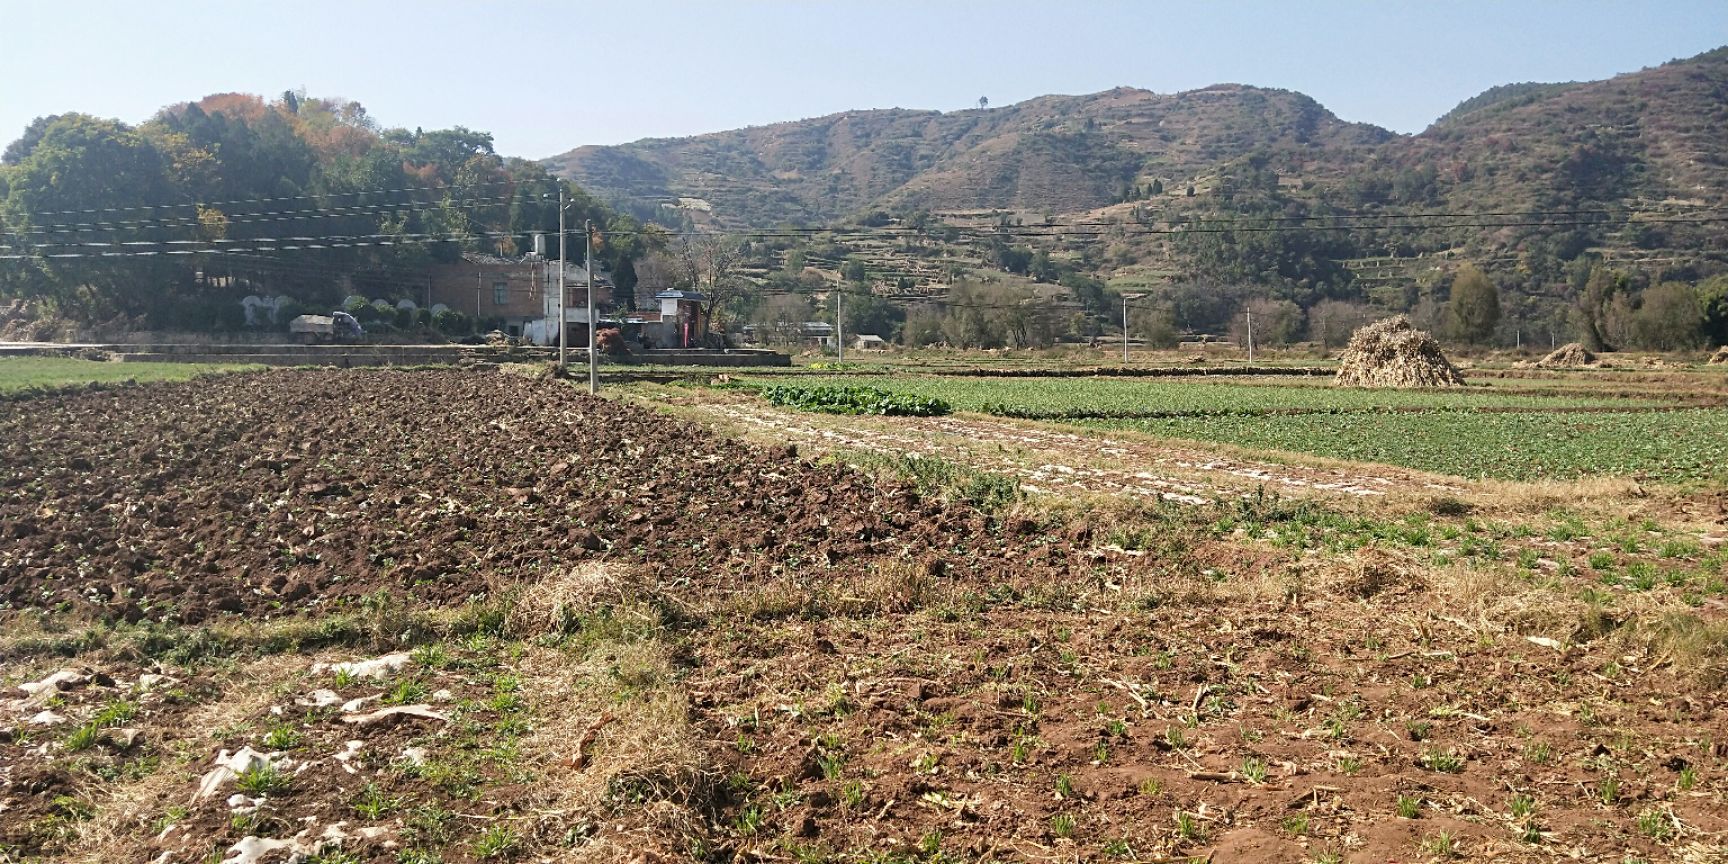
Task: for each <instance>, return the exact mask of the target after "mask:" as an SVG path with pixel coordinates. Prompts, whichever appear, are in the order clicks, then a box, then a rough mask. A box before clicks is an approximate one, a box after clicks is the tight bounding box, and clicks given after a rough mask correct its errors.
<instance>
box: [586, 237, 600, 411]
mask: <svg viewBox="0 0 1728 864" xmlns="http://www.w3.org/2000/svg"><path fill="white" fill-rule="evenodd" d="M582 227H583V228H585V229H587V234H588V254H587V256H586V260H587V265H588V266H587V270H588V393H589V395H593V394H595V393H598V392H600V357H599V355H598V354H596V353H595V351H594V325H595V321H594V222H593V220H588V221H585V222H583V223H582Z"/></svg>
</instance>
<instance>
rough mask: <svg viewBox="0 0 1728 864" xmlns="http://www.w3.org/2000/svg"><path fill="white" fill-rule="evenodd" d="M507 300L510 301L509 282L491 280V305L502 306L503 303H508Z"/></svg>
mask: <svg viewBox="0 0 1728 864" xmlns="http://www.w3.org/2000/svg"><path fill="white" fill-rule="evenodd" d="M509 302H510V283H509V282H493V283H492V305H494V306H503V305H504V304H506V303H509Z"/></svg>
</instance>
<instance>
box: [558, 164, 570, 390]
mask: <svg viewBox="0 0 1728 864" xmlns="http://www.w3.org/2000/svg"><path fill="white" fill-rule="evenodd" d="M565 236H566V235H565V232H564V184H563V183H559V184H558V371H559V372H560V373H562V372H564V371H565V364H564V351H565V348H566V345H567V344H568V340H566V339H565V338H564V318H565V317H566V316H565V314H564V259H565V258H566V257H568V256H566V255H565V254H564V252H565V249H566V248H567V246H568V244H566V243H565V242H564V238H565Z"/></svg>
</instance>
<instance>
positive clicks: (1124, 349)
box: [1122, 294, 1146, 366]
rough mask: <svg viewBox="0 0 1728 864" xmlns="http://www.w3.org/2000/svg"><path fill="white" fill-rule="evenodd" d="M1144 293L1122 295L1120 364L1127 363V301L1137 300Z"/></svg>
mask: <svg viewBox="0 0 1728 864" xmlns="http://www.w3.org/2000/svg"><path fill="white" fill-rule="evenodd" d="M1144 296H1146V295H1145V294H1123V295H1122V365H1123V366H1127V365H1128V301H1130V300H1138V299H1140V298H1141V297H1144Z"/></svg>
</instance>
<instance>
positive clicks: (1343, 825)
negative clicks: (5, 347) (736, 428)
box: [0, 372, 1728, 862]
mask: <svg viewBox="0 0 1728 864" xmlns="http://www.w3.org/2000/svg"><path fill="white" fill-rule="evenodd" d="M229 381H232V382H234V383H233V386H232V387H231V388H227V389H224V387H223V386H222V385H223V384H225V383H226V382H229ZM331 392H339V393H342V394H344V398H341V399H337V400H334V402H335V404H334V405H333V404H332V401H333V400H332V399H330V398H328V394H329V393H331ZM14 404H21V403H14ZM29 404H30V408H31V409H32V410H30V411H28V412H24V413H14V414H8V415H6V416H5V417H3V418H0V423H4V424H5V425H6V427H7V428H6V431H7V432H8V433H9V435H8V440H10V441H16V442H31V443H41V442H45V441H53V442H55V445H56V446H55V447H53V448H36V447H31V448H28V449H25V448H24V447H23V446H22V445H20V446H19V447H18V448H17V449H13V450H11V451H8V458H7V462H6V464H7V466H8V470H7V473H6V476H5V478H4V483H5V486H4V490H3V491H4V494H5V496H6V497H5V499H4V503H3V509H0V528H3V529H4V530H6V531H7V532H9V533H8V534H7V536H8V537H9V538H10V539H12V540H17V541H25V542H21V543H15V544H14V546H13V548H14V549H21V550H22V553H14V557H12V558H9V559H7V561H6V562H5V563H6V567H7V570H6V576H7V580H8V581H7V588H8V590H9V591H11V593H10V594H9V595H8V597H9V599H8V601H7V604H8V605H7V608H6V609H5V610H4V611H3V612H0V616H4V619H3V620H4V622H5V624H6V627H5V631H6V635H5V637H3V638H0V654H3V656H4V657H5V660H6V667H5V680H4V682H0V683H4V685H5V686H6V687H7V693H6V697H7V699H8V700H9V701H7V702H5V703H4V704H3V705H0V710H3V711H4V712H5V713H4V716H3V717H0V732H4V736H3V737H0V796H3V797H0V801H3V803H0V844H3V845H0V850H3V851H0V855H4V856H6V857H8V858H12V859H17V860H38V859H40V860H98V859H111V858H115V857H119V858H122V859H126V860H132V859H137V860H162V861H164V862H166V861H201V860H205V859H206V856H210V855H212V854H214V855H216V856H217V857H219V858H224V859H225V860H230V861H235V860H259V861H265V862H274V861H279V860H286V859H287V858H288V857H290V856H291V855H294V854H302V855H304V856H320V859H319V860H323V861H337V860H381V861H400V862H425V861H436V860H443V861H478V860H510V859H513V858H521V859H524V860H538V859H542V858H545V859H553V860H567V859H578V860H583V859H585V860H620V861H623V860H736V859H737V858H738V856H741V855H742V856H744V857H745V858H757V859H760V860H799V861H816V860H836V861H959V860H976V861H984V860H1038V861H1046V860H1048V861H1054V860H1064V861H1068V860H1074V859H1075V858H1081V859H1087V860H1124V861H1151V860H1167V859H1170V858H1172V857H1183V856H1198V857H1202V858H1203V857H1206V856H1211V858H1212V860H1215V861H1227V860H1240V861H1250V860H1252V861H1260V860H1270V861H1277V860H1288V861H1308V860H1362V861H1370V860H1372V861H1384V860H1401V861H1402V860H1422V859H1424V858H1429V857H1433V858H1446V857H1462V858H1468V859H1475V860H1553V859H1556V858H1561V857H1582V858H1584V859H1586V860H1613V861H1620V860H1622V859H1623V858H1625V857H1627V856H1634V857H1641V858H1643V859H1646V860H1705V859H1703V858H1701V857H1700V856H1707V855H1709V854H1720V849H1721V844H1722V843H1723V842H1724V841H1723V832H1724V831H1725V830H1728V823H1725V820H1724V817H1723V816H1722V814H1723V813H1724V812H1725V808H1724V806H1723V805H1724V802H1723V795H1724V792H1725V789H1728V785H1725V783H1724V776H1723V775H1724V772H1725V771H1728V728H1725V727H1728V713H1724V708H1725V706H1724V704H1723V700H1722V698H1721V696H1720V693H1721V692H1722V691H1721V682H1722V674H1723V671H1724V665H1723V664H1724V663H1725V662H1728V657H1725V656H1724V631H1723V624H1722V620H1723V606H1722V603H1721V602H1720V596H1719V595H1715V594H1711V593H1709V591H1708V590H1705V588H1701V587H1699V586H1695V585H1692V583H1690V582H1688V583H1686V584H1684V585H1671V584H1668V583H1665V582H1662V581H1661V580H1658V581H1657V582H1656V584H1653V585H1652V586H1651V587H1649V588H1641V587H1637V586H1638V584H1639V580H1640V579H1642V578H1643V576H1644V575H1645V571H1643V570H1638V569H1637V567H1638V565H1640V564H1644V563H1647V562H1648V561H1651V560H1658V559H1659V558H1660V556H1658V554H1657V552H1656V550H1655V549H1654V548H1638V546H1637V543H1638V536H1639V533H1640V530H1639V527H1638V526H1632V525H1626V526H1621V528H1619V529H1616V531H1617V533H1615V534H1614V536H1613V537H1612V538H1611V539H1610V538H1609V537H1608V536H1607V534H1606V529H1603V530H1598V526H1595V525H1590V526H1587V527H1588V528H1590V529H1591V530H1592V531H1594V532H1595V533H1596V534H1599V535H1602V536H1600V537H1597V538H1595V539H1596V540H1600V541H1605V542H1610V543H1612V544H1613V547H1614V548H1615V549H1616V550H1617V551H1616V553H1615V555H1614V556H1613V560H1612V561H1610V560H1608V559H1602V560H1600V561H1598V560H1595V556H1597V555H1598V554H1599V553H1600V552H1601V551H1602V549H1600V548H1598V547H1599V546H1601V543H1598V542H1594V541H1592V540H1588V539H1586V538H1584V537H1582V536H1572V535H1568V536H1565V537H1564V538H1562V539H1556V537H1558V536H1559V535H1553V536H1546V535H1545V536H1542V537H1536V538H1530V537H1521V536H1515V535H1513V534H1510V533H1508V534H1506V535H1505V536H1501V534H1500V533H1497V532H1496V531H1494V530H1487V531H1478V530H1472V529H1469V528H1467V527H1463V525H1464V523H1465V522H1467V521H1469V519H1470V517H1468V516H1463V515H1457V516H1447V517H1443V518H1442V517H1437V518H1436V520H1435V521H1434V522H1433V523H1431V524H1429V523H1424V525H1425V527H1424V528H1423V530H1424V531H1426V532H1427V534H1428V535H1429V536H1431V537H1442V536H1444V535H1445V534H1446V533H1447V532H1448V531H1450V530H1452V529H1456V530H1457V531H1458V536H1456V537H1453V538H1451V539H1450V540H1448V541H1447V542H1446V543H1438V542H1436V543H1434V544H1432V545H1430V546H1422V545H1417V544H1416V543H1414V541H1413V540H1412V539H1411V538H1409V537H1406V538H1404V540H1402V541H1400V540H1396V539H1393V538H1390V537H1384V536H1373V537H1368V536H1367V534H1370V533H1372V532H1373V531H1375V530H1379V529H1378V528H1377V527H1375V525H1373V524H1370V522H1369V521H1368V520H1366V518H1365V517H1353V518H1355V519H1356V521H1349V520H1341V517H1338V516H1336V515H1335V514H1333V513H1331V511H1328V510H1324V509H1302V508H1297V509H1294V510H1292V509H1291V508H1289V507H1288V506H1285V505H1280V504H1278V503H1277V502H1271V503H1267V502H1261V503H1260V504H1247V505H1232V506H1230V507H1220V506H1212V505H1208V506H1206V507H1198V506H1184V507H1175V506H1164V507H1159V506H1153V507H1147V506H1138V505H1136V506H1122V507H1119V508H1116V509H1111V508H1110V507H1109V506H1107V505H1104V504H1093V505H1087V506H1079V505H1074V506H1073V507H1072V508H1071V509H1066V510H1065V509H1064V508H1063V507H1061V506H1041V505H1036V504H1031V503H1024V502H1023V503H1021V504H1018V505H1007V507H1006V508H1005V509H998V510H996V511H994V512H981V511H978V510H976V509H974V508H972V507H971V506H968V505H965V504H961V503H943V502H941V501H940V500H938V499H939V498H940V497H941V494H942V491H943V490H941V489H939V488H925V489H924V490H923V492H922V494H921V493H920V492H918V491H914V490H913V489H912V488H908V487H906V486H902V485H900V484H899V483H898V482H896V481H889V480H886V479H883V480H882V481H881V482H877V481H873V480H872V478H870V477H867V476H864V475H861V474H858V473H856V472H853V471H850V470H847V469H843V468H836V467H832V466H817V465H813V464H812V463H810V462H808V461H805V460H803V459H800V458H798V457H797V456H795V455H794V454H792V453H790V452H787V451H786V450H784V449H781V450H779V451H774V452H770V451H767V450H763V449H759V448H755V447H750V446H747V445H741V444H737V443H733V442H727V441H723V440H719V439H716V438H715V437H713V436H712V435H711V434H710V433H707V432H705V431H704V430H703V429H701V428H699V427H696V426H692V425H688V424H683V423H679V422H676V421H672V420H668V419H666V418H664V417H659V416H656V415H654V414H652V413H649V412H645V411H642V410H640V409H633V408H629V407H625V406H620V405H617V404H615V403H611V402H595V401H593V400H588V399H585V398H582V397H578V396H575V395H574V394H573V393H571V391H570V390H569V389H568V388H567V387H566V386H565V385H562V384H559V383H556V382H534V381H528V380H525V379H521V378H515V377H506V376H494V375H486V374H481V373H414V374H405V373H379V372H366V373H347V374H338V373H269V374H262V375H254V376H246V377H243V378H235V379H223V380H222V381H221V382H217V383H215V384H201V385H197V389H196V390H194V388H193V386H192V385H163V386H152V387H145V388H139V389H137V390H128V391H120V392H115V393H104V394H85V395H76V396H65V397H42V399H41V401H39V402H32V403H29ZM90 417H102V418H108V420H109V421H110V423H111V424H112V423H113V422H120V423H130V424H133V425H132V426H131V427H123V428H135V429H137V430H138V431H137V432H135V433H132V434H131V435H130V436H118V437H116V436H107V437H102V436H95V435H91V434H87V433H85V432H84V431H82V430H83V428H84V425H83V424H82V423H81V420H80V418H90ZM111 428H112V427H111ZM144 430H149V433H148V434H146V433H145V431H144ZM127 437H130V438H131V440H130V441H128V440H125V439H126V438H127ZM308 442H310V443H309V444H308V446H305V447H302V446H301V445H302V444H307V443H308ZM594 453H599V454H604V456H605V458H604V459H602V460H599V461H597V462H592V463H591V462H588V461H586V460H585V459H584V458H583V457H584V454H594ZM288 456H298V458H287V457H288ZM76 460H84V462H87V463H88V465H89V466H90V467H81V463H79V462H77V461H76ZM556 462H564V463H565V464H564V465H563V467H562V468H561V469H560V470H556V471H546V472H537V471H534V470H532V466H536V465H543V464H546V463H556ZM98 465H100V466H101V467H100V469H98V468H97V467H96V466H98ZM235 466H241V467H239V468H236V467H235ZM333 490H334V491H333ZM1466 503H1467V502H1466ZM108 505H116V506H108ZM1435 509H1440V510H1446V509H1447V508H1445V507H1437V508H1435ZM79 510H81V511H82V512H87V513H96V514H101V515H100V516H98V517H96V518H86V519H72V518H70V517H66V516H63V515H61V514H63V513H66V512H68V511H79ZM1411 524H1414V523H1411ZM1490 527H1492V526H1490ZM308 529H310V531H308ZM1410 530H1412V531H1414V530H1415V528H1411V529H1410ZM1304 532H1307V533H1306V535H1305V534H1304ZM1644 533H1646V534H1648V533H1649V532H1644ZM1299 536H1309V537H1317V538H1320V541H1317V542H1313V543H1296V542H1292V540H1291V538H1297V537H1299ZM1341 537H1348V538H1353V539H1352V541H1351V542H1350V543H1342V542H1340V541H1339V540H1338V538H1341ZM1644 542H1645V544H1646V545H1647V546H1650V547H1654V546H1655V545H1656V544H1658V543H1660V542H1665V541H1661V540H1659V539H1657V538H1656V537H1654V536H1651V537H1649V538H1646V539H1645V541H1644ZM1675 542H1678V541H1675ZM1497 543H1503V544H1504V546H1503V547H1502V548H1493V549H1489V548H1487V547H1490V546H1492V545H1493V544H1497ZM200 545H201V546H202V548H200ZM258 547H262V548H263V549H264V550H265V551H264V552H263V553H262V554H259V553H258V552H256V551H254V550H256V549H257V548H258ZM1436 548H1440V549H1442V551H1440V552H1436ZM116 550H118V551H116ZM1514 550H1516V551H1514ZM1526 550H1529V551H1530V552H1531V554H1530V555H1525V554H1524V553H1525V551H1526ZM1628 550H1632V551H1628ZM212 553H215V554H212ZM1660 560H1667V561H1671V562H1687V563H1689V564H1690V565H1693V566H1694V568H1695V569H1698V568H1704V567H1707V566H1717V565H1711V564H1709V563H1708V562H1709V561H1710V560H1711V559H1710V558H1709V556H1708V552H1707V551H1706V550H1704V549H1701V548H1698V549H1694V548H1680V547H1676V548H1675V555H1673V556H1671V557H1669V558H1660ZM1718 563H1719V562H1718ZM1597 564H1601V565H1602V566H1601V567H1597V566H1596V565H1597ZM127 567H130V568H134V572H135V573H137V574H138V575H137V576H136V577H134V578H130V579H114V578H112V576H109V575H108V574H113V573H115V572H123V571H121V570H120V568H127ZM1610 575H1612V576H1614V577H1615V578H1617V579H1619V580H1620V582H1618V583H1610V582H1606V581H1603V579H1604V578H1605V577H1607V576H1610ZM105 577H106V578H105ZM277 577H280V579H278V578H277ZM1700 578H1702V577H1700ZM102 586H106V587H107V588H108V589H109V590H107V591H103V590H99V589H100V587H102ZM293 586H302V587H293ZM93 588H94V589H97V590H92V589H93ZM302 588H303V589H304V590H302ZM1688 592H1694V593H1688ZM290 593H294V594H296V595H297V596H294V597H292V598H289V597H288V595H289V594H290ZM231 597H232V598H235V599H228V598H231ZM1694 599H1697V600H1698V601H1699V602H1698V603H1696V604H1694V603H1692V602H1691V600H1694ZM225 606H237V607H238V608H239V609H240V610H241V611H239V612H231V611H227V610H226V609H225V608H224V607H225ZM61 669H69V670H71V674H70V675H65V676H61V677H60V678H58V679H57V680H54V681H52V682H50V683H48V684H46V685H45V686H43V687H31V688H30V692H25V691H24V690H23V689H19V685H28V684H32V683H34V682H42V681H46V680H48V679H49V678H50V675H51V673H54V672H56V671H57V670H61ZM147 676H166V677H163V678H156V677H147ZM44 714H47V715H50V716H43V715H44ZM132 730H136V732H135V733H134V732H133V731H132ZM248 748H249V749H248ZM224 753H226V760H227V764H228V765H229V766H230V771H229V773H228V774H223V773H222V772H221V770H220V766H218V765H217V762H218V761H219V760H220V759H222V757H223V754H224ZM241 754H244V755H241ZM206 784H208V792H207V794H202V795H201V794H200V791H201V789H202V788H204V787H205V786H206ZM1711 849H1715V850H1717V851H1716V852H1715V853H1711V852H1710V850H1711ZM249 856H256V857H249ZM344 856H348V857H344Z"/></svg>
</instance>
